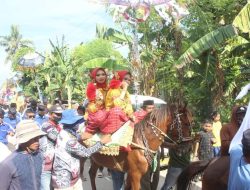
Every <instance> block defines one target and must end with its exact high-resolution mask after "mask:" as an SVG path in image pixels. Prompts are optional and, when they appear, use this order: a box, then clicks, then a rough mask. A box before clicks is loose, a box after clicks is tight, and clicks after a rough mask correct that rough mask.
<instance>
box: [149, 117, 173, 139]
mask: <svg viewBox="0 0 250 190" xmlns="http://www.w3.org/2000/svg"><path fill="white" fill-rule="evenodd" d="M147 123H148V124H149V125H150V126H151V128H152V130H153V131H154V129H157V130H158V131H160V135H162V136H164V137H165V138H168V139H169V140H170V141H171V142H173V143H174V144H177V143H176V142H175V141H174V140H173V139H171V138H170V137H169V136H168V135H167V134H166V133H164V132H163V131H162V130H161V129H159V128H158V127H157V126H155V125H154V124H153V123H150V122H148V121H147ZM154 132H155V131H154ZM156 136H159V135H157V134H156ZM159 139H160V140H161V141H164V139H162V138H161V137H160V138H159Z"/></svg>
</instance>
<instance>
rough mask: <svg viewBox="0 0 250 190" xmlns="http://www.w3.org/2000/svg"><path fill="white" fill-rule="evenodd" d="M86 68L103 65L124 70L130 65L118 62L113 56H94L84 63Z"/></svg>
mask: <svg viewBox="0 0 250 190" xmlns="http://www.w3.org/2000/svg"><path fill="white" fill-rule="evenodd" d="M82 67H84V68H89V69H90V68H96V67H102V68H106V69H110V70H123V69H128V65H125V64H118V63H117V61H116V60H114V59H111V58H103V57H101V58H94V59H91V60H89V61H86V62H84V63H83V65H82Z"/></svg>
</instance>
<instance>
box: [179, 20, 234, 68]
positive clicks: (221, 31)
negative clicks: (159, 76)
mask: <svg viewBox="0 0 250 190" xmlns="http://www.w3.org/2000/svg"><path fill="white" fill-rule="evenodd" d="M235 35H237V30H236V28H234V26H233V25H231V24H230V25H226V26H222V27H220V28H218V29H216V30H214V31H212V32H210V33H208V34H206V35H205V36H203V37H202V38H200V39H199V40H198V41H196V42H195V43H193V44H192V45H191V47H190V48H189V49H188V50H187V51H186V52H185V53H184V54H182V55H181V56H180V58H179V59H178V62H177V65H176V68H178V69H179V68H182V67H184V66H185V65H187V64H189V63H191V62H192V61H193V60H194V59H196V58H198V57H199V56H200V55H201V54H202V53H203V52H204V51H206V50H208V49H210V48H212V47H214V46H216V45H219V44H220V43H221V42H223V41H225V40H227V39H229V38H231V37H233V36H235Z"/></svg>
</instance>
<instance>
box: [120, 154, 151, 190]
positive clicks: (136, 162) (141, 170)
mask: <svg viewBox="0 0 250 190" xmlns="http://www.w3.org/2000/svg"><path fill="white" fill-rule="evenodd" d="M127 160H128V165H129V170H128V172H127V173H128V176H127V183H126V188H125V189H126V190H129V189H132V190H140V188H141V178H142V175H144V174H145V173H146V172H147V170H148V163H147V160H146V158H145V157H144V155H143V154H141V152H140V151H136V150H134V151H133V152H131V153H130V154H129V155H128V157H127Z"/></svg>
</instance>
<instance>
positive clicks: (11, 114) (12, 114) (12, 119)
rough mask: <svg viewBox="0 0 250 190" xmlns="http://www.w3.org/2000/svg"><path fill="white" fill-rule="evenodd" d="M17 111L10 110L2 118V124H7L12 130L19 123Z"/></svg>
mask: <svg viewBox="0 0 250 190" xmlns="http://www.w3.org/2000/svg"><path fill="white" fill-rule="evenodd" d="M16 114H17V111H16V109H15V108H10V109H9V111H8V116H7V117H5V118H4V122H5V123H7V124H9V125H10V126H11V127H12V128H13V129H15V128H16V125H17V124H18V123H19V122H20V119H19V118H18V117H17V116H16Z"/></svg>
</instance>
